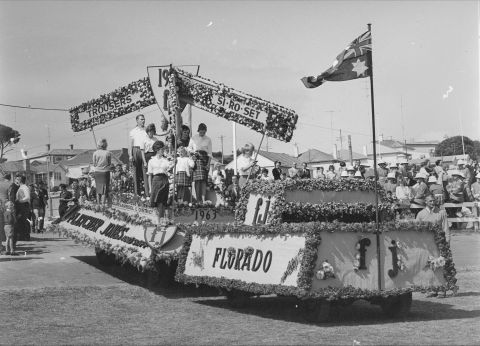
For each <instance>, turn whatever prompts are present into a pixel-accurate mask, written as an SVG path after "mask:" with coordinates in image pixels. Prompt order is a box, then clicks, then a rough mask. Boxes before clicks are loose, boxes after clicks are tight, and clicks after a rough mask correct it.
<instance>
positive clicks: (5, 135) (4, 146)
mask: <svg viewBox="0 0 480 346" xmlns="http://www.w3.org/2000/svg"><path fill="white" fill-rule="evenodd" d="M19 141H20V133H19V132H18V131H17V130H14V129H12V128H11V127H9V126H5V125H2V124H0V160H1V159H3V155H5V154H6V153H8V152H9V151H10V150H13V148H9V147H11V146H12V145H14V144H17V143H18V142H19Z"/></svg>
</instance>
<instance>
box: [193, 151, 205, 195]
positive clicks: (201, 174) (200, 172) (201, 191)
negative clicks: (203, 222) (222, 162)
mask: <svg viewBox="0 0 480 346" xmlns="http://www.w3.org/2000/svg"><path fill="white" fill-rule="evenodd" d="M194 161H195V167H194V169H193V181H194V183H195V197H196V198H197V202H201V203H205V195H206V194H207V180H208V161H209V157H208V153H207V152H206V151H204V150H199V151H198V152H197V153H196V154H195V159H194Z"/></svg>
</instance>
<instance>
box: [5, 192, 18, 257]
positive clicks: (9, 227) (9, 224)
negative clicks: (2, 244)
mask: <svg viewBox="0 0 480 346" xmlns="http://www.w3.org/2000/svg"><path fill="white" fill-rule="evenodd" d="M16 222H17V218H16V217H15V210H14V205H13V203H12V202H11V201H7V202H6V203H5V211H4V213H3V224H4V230H5V237H6V238H7V240H6V248H7V249H6V250H7V252H6V255H10V256H17V255H18V254H17V253H16V252H15V242H14V241H13V239H14V237H15V233H14V232H15V223H16Z"/></svg>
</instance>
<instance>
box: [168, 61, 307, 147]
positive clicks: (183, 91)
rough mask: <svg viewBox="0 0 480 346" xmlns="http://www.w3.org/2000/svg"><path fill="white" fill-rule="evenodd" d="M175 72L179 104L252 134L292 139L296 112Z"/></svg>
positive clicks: (209, 81) (181, 71)
mask: <svg viewBox="0 0 480 346" xmlns="http://www.w3.org/2000/svg"><path fill="white" fill-rule="evenodd" d="M174 70H175V81H176V85H177V86H178V88H177V89H178V90H177V93H178V98H179V99H180V101H181V103H183V104H185V103H187V104H191V105H193V106H195V107H197V108H200V109H203V110H204V111H207V112H209V113H212V114H215V115H216V116H219V117H222V118H224V119H227V120H231V121H234V122H236V123H239V124H242V125H244V126H247V127H248V128H250V129H252V130H254V131H257V132H260V133H265V135H266V136H268V137H272V138H276V139H278V140H281V141H284V142H289V141H290V140H291V139H292V136H293V131H294V130H295V125H296V123H297V120H298V115H297V114H296V113H295V111H293V110H291V109H288V108H285V107H282V106H279V105H277V104H275V103H273V102H269V101H265V100H262V99H261V98H259V97H256V96H253V95H249V94H247V93H244V92H241V91H238V90H235V89H233V88H229V87H227V86H225V85H224V84H221V83H217V82H214V81H212V80H210V79H207V78H203V77H200V76H194V75H192V74H191V73H189V72H187V71H183V70H181V69H179V68H176V67H175V69H174ZM170 96H172V95H170ZM170 106H171V105H170Z"/></svg>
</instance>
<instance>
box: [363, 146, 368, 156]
mask: <svg viewBox="0 0 480 346" xmlns="http://www.w3.org/2000/svg"><path fill="white" fill-rule="evenodd" d="M363 155H365V156H368V152H367V146H366V145H364V146H363Z"/></svg>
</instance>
